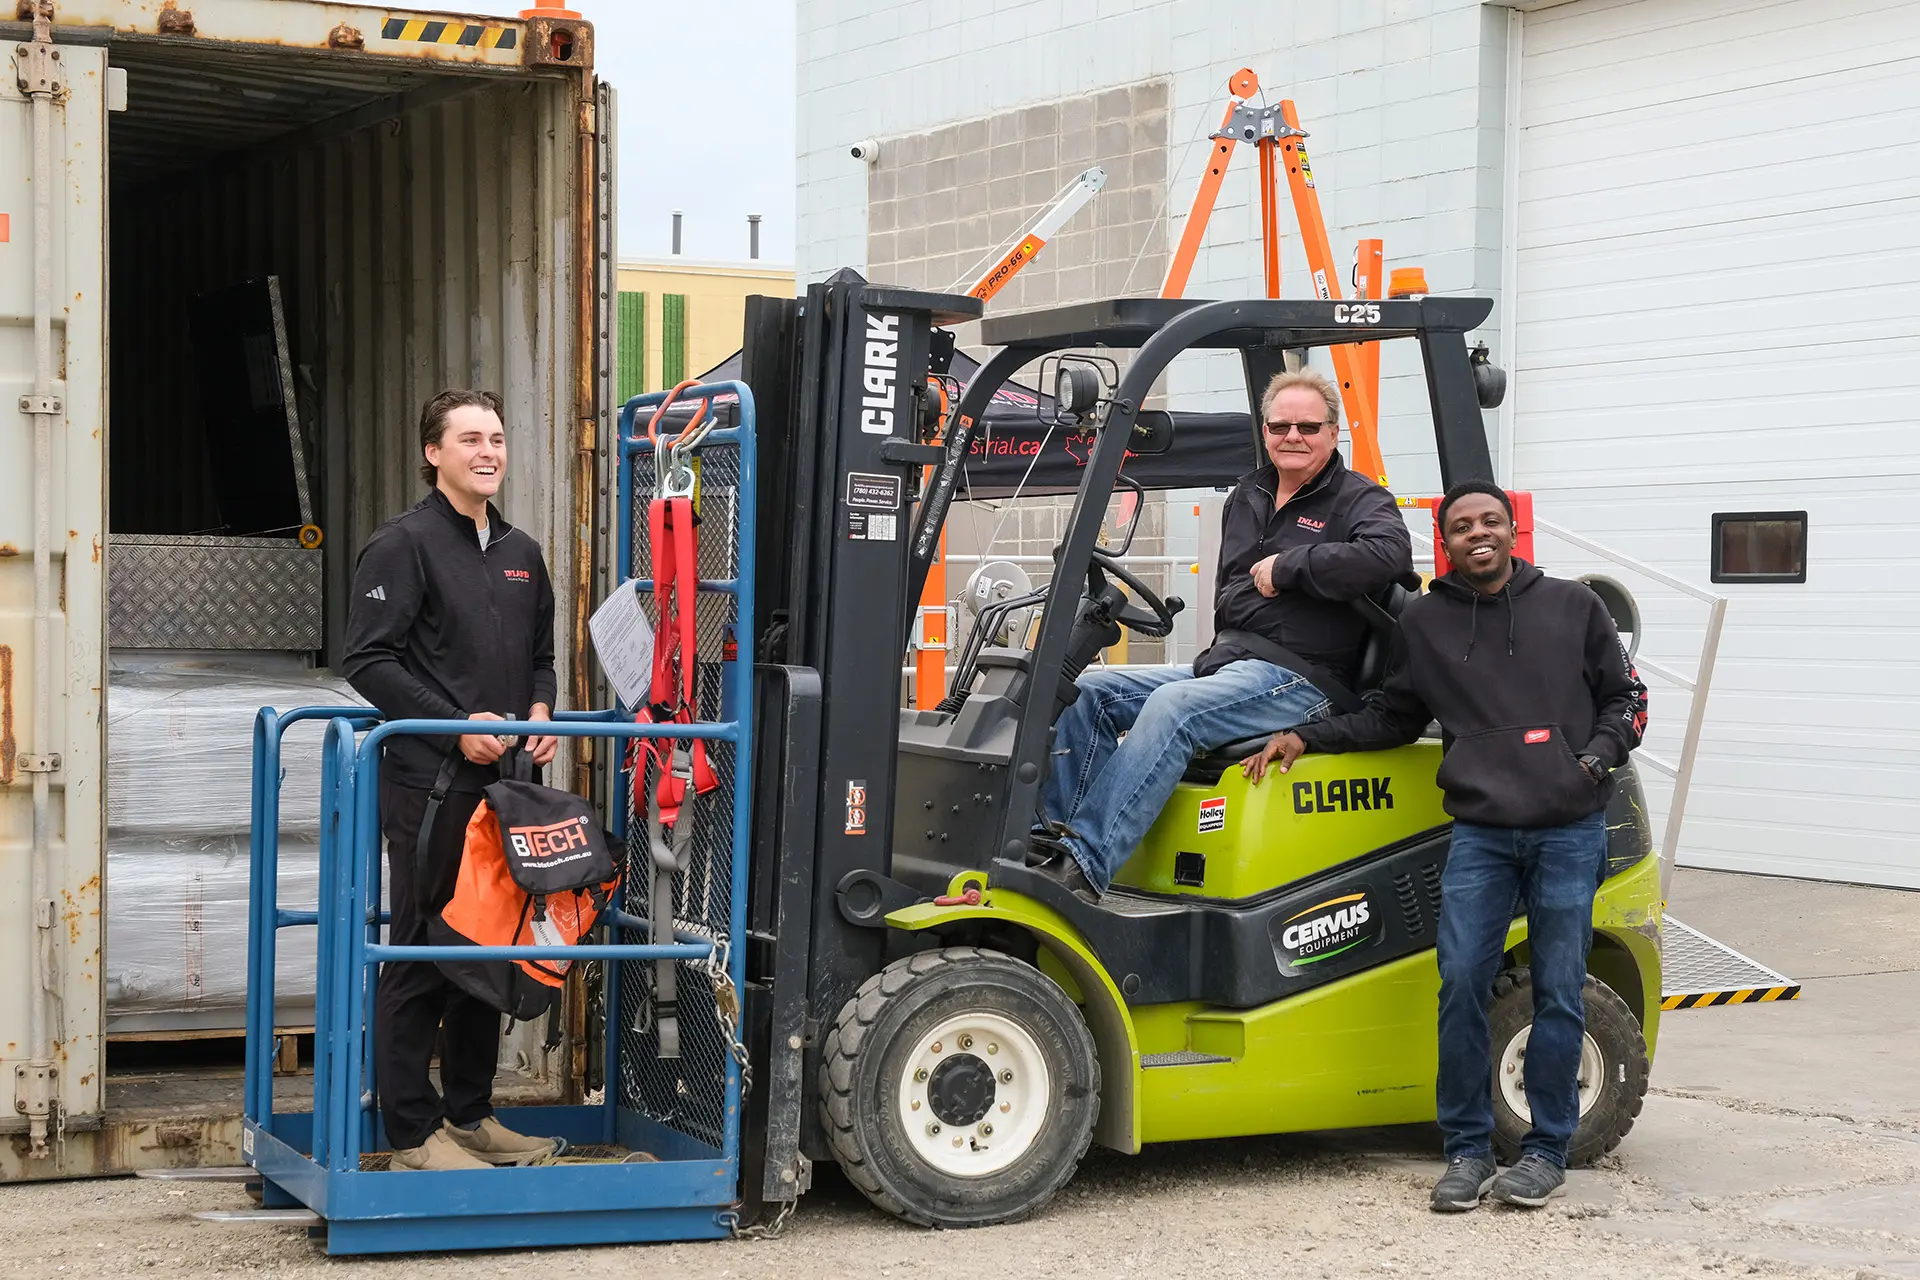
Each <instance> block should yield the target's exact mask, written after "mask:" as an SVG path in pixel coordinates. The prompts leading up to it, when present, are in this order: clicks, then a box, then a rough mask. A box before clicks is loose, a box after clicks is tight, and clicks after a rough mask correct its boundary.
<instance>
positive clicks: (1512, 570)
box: [1242, 481, 1647, 1213]
mask: <svg viewBox="0 0 1920 1280" xmlns="http://www.w3.org/2000/svg"><path fill="white" fill-rule="evenodd" d="M1435 515H1436V518H1437V519H1438V520H1439V522H1440V529H1441V535H1442V538H1443V539H1444V542H1445V546H1446V551H1447V558H1448V559H1449V560H1451V561H1452V562H1453V566H1454V567H1453V571H1452V572H1450V573H1448V574H1447V575H1445V576H1444V577H1442V578H1439V579H1438V580H1436V581H1435V582H1434V584H1433V588H1432V590H1431V591H1430V592H1429V593H1428V594H1427V595H1425V596H1423V597H1421V598H1420V599H1418V600H1416V601H1414V602H1412V603H1411V604H1409V605H1408V606H1407V608H1406V610H1405V611H1404V612H1403V613H1402V615H1401V618H1400V643H1399V644H1398V646H1397V647H1396V652H1395V661H1394V666H1393V671H1392V673H1391V674H1390V675H1389V676H1388V678H1387V682H1386V685H1385V687H1384V689H1383V690H1382V696H1381V697H1380V698H1379V700H1378V701H1376V702H1374V703H1373V704H1372V705H1370V706H1369V707H1368V708H1367V709H1366V710H1365V711H1362V712H1359V713H1358V714H1355V715H1349V716H1340V717H1337V718H1334V719H1329V720H1323V721H1320V722H1318V723H1316V724H1309V725H1304V726H1302V727H1300V728H1299V729H1296V730H1294V731H1292V732H1289V733H1280V734H1276V735H1275V736H1274V738H1273V740H1272V741H1271V742H1269V743H1268V744H1267V746H1266V748H1265V749H1264V750H1262V751H1261V752H1260V753H1259V754H1258V755H1254V756H1250V757H1248V758H1247V759H1246V760H1245V761H1244V762H1242V768H1243V769H1244V770H1245V771H1246V773H1247V775H1248V776H1249V777H1251V778H1253V779H1254V780H1255V781H1256V782H1257V781H1258V780H1259V779H1260V778H1261V777H1262V776H1263V775H1264V773H1265V772H1266V768H1267V766H1268V765H1269V764H1272V763H1274V762H1276V761H1277V762H1278V767H1279V770H1280V772H1281V773H1285V772H1286V771H1287V770H1288V769H1289V768H1291V767H1292V765H1293V762H1294V761H1295V760H1297V759H1298V758H1299V757H1300V755H1301V753H1302V752H1305V751H1372V750H1378V749H1381V748H1385V747H1396V746H1403V745H1405V744H1407V743H1409V742H1412V741H1414V740H1415V739H1417V738H1418V737H1419V736H1420V735H1421V733H1422V732H1424V731H1425V728H1426V726H1427V724H1428V723H1429V721H1431V720H1433V719H1436V718H1437V719H1438V720H1439V721H1440V727H1441V730H1442V734H1443V742H1444V747H1445V755H1444V757H1443V759H1442V761H1441V764H1440V772H1439V776H1438V782H1439V784H1440V787H1441V789H1442V790H1443V791H1444V792H1445V794H1446V799H1445V807H1446V811H1447V812H1448V813H1450V814H1452V815H1453V818H1454V824H1453V842H1452V847H1451V850H1450V851H1449V853H1448V855H1447V869H1446V872H1445V873H1444V875H1443V876H1442V878H1441V906H1440V936H1439V944H1438V950H1439V964H1440V1079H1439V1086H1438V1090H1437V1094H1438V1098H1437V1101H1438V1104H1439V1119H1440V1127H1441V1129H1442V1130H1444V1131H1445V1133H1446V1156H1447V1169H1446V1172H1445V1173H1444V1174H1442V1175H1441V1177H1440V1180H1439V1182H1438V1183H1437V1184H1436V1185H1435V1187H1434V1190H1433V1208H1434V1209H1435V1210H1436V1211H1438V1212H1443V1213H1453V1212H1460V1211H1463V1210H1467V1209H1472V1208H1474V1207H1475V1206H1476V1205H1478V1204H1479V1202H1480V1198H1481V1197H1482V1196H1484V1195H1486V1194H1487V1192H1488V1190H1489V1189H1490V1188H1491V1190H1492V1192H1493V1195H1494V1198H1495V1199H1497V1200H1502V1201H1505V1202H1506V1203H1508V1204H1515V1205H1523V1206H1527V1207H1534V1208H1537V1207H1539V1206H1540V1205H1544V1204H1545V1203H1546V1202H1547V1200H1548V1199H1549V1198H1550V1197H1552V1196H1555V1195H1559V1194H1562V1193H1563V1192H1564V1190H1565V1182H1566V1174H1565V1169H1566V1162H1567V1144H1568V1142H1569V1141H1570V1140H1571V1138H1572V1137H1573V1131H1574V1128H1575V1126H1576V1125H1577V1124H1578V1122H1579V1119H1580V1100H1579V1070H1580V1046H1581V1040H1582V1037H1583V1035H1584V1032H1585V1015H1584V1010H1583V1007H1582V1003H1581V989H1582V987H1583V985H1584V983H1585V981H1586V966H1587V950H1588V947H1589V946H1590V944H1591V943H1592V940H1593V898H1594V891H1595V890H1596V889H1597V888H1598V887H1599V884H1600V880H1601V878H1602V867H1603V866H1604V865H1605V860H1606V853H1607V827H1606V807H1607V801H1608V799H1609V798H1610V796H1611V795H1612V790H1613V784H1612V775H1611V770H1613V769H1617V768H1619V767H1620V766H1621V765H1622V764H1624V763H1625V762H1626V759H1627V753H1628V752H1630V751H1632V750H1633V749H1634V748H1635V747H1637V746H1639V745H1640V739H1641V735H1642V734H1643V733H1644V732H1645V730H1646V724H1647V690H1646V686H1645V685H1643V684H1642V683H1641V682H1640V678H1639V676H1638V674H1637V673H1636V672H1635V671H1634V669H1633V664H1632V663H1631V662H1630V661H1629V660H1628V658H1627V653H1626V649H1625V648H1624V647H1623V646H1622V645H1621V643H1620V637H1619V634H1618V633H1617V632H1616V631H1615V629H1614V625H1613V621H1612V619H1611V618H1609V617H1608V616H1607V611H1606V608H1605V606H1603V605H1602V604H1601V602H1600V598H1599V597H1598V596H1597V595H1595V594H1594V593H1593V592H1592V591H1591V590H1589V589H1588V588H1587V587H1585V586H1584V585H1582V584H1580V583H1578V582H1571V581H1567V580H1564V579H1557V578H1549V577H1547V576H1546V575H1545V574H1543V573H1541V572H1540V570H1539V569H1537V568H1535V567H1534V566H1533V565H1530V564H1528V563H1527V562H1526V561H1524V560H1519V559H1516V558H1515V557H1514V555H1513V548H1514V542H1515V536H1514V524H1513V508H1512V505H1511V504H1510V503H1509V501H1508V499H1507V495H1506V494H1505V493H1504V492H1502V491H1501V490H1500V489H1499V488H1498V487H1497V486H1495V485H1492V484H1488V483H1486V482H1483V481H1467V482H1464V483H1462V484H1457V485H1455V486H1454V487H1453V488H1452V489H1450V490H1449V491H1448V492H1447V495H1446V496H1445V497H1444V498H1442V499H1441V501H1440V507H1439V509H1438V511H1437V512H1436V513H1435ZM1483 615H1484V616H1483ZM1523 893H1524V895H1525V898H1526V903H1527V943H1528V949H1529V952H1530V954H1531V961H1530V968H1531V971H1532V972H1531V976H1532V981H1533V1030H1532V1034H1531V1036H1530V1038H1529V1039H1528V1041H1527V1082H1526V1088H1527V1105H1528V1108H1529V1109H1530V1110H1531V1111H1532V1113H1533V1126H1532V1128H1531V1129H1530V1130H1529V1131H1528V1132H1527V1135H1526V1138H1525V1139H1524V1140H1523V1142H1522V1144H1521V1150H1522V1154H1521V1157H1520V1159H1519V1161H1518V1162H1517V1163H1515V1164H1514V1166H1513V1167H1512V1168H1510V1169H1508V1170H1507V1171H1506V1172H1505V1173H1500V1171H1499V1169H1498V1167H1497V1166H1496V1165H1495V1163H1494V1159H1493V1147H1492V1137H1493V1091H1492V1077H1493V1064H1492V1048H1491V1045H1490V1043H1489V1032H1488V1029H1487V1007H1488V1004H1489V1002H1490V1000H1491V998H1492V990H1493V981H1494V978H1495V976H1496V974H1497V973H1498V971H1499V966H1500V961H1501V950H1502V947H1503V945H1504V943H1505V939H1506V933H1507V925H1508V923H1509V921H1510V920H1511V918H1512V916H1513V909H1514V905H1515V903H1516V901H1517V900H1518V898H1519V897H1520V896H1521V894H1523Z"/></svg>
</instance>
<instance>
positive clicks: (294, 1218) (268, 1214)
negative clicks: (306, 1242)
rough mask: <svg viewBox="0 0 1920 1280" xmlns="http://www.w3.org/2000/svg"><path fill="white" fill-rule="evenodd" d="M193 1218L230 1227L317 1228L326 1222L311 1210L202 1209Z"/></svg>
mask: <svg viewBox="0 0 1920 1280" xmlns="http://www.w3.org/2000/svg"><path fill="white" fill-rule="evenodd" d="M193 1216H194V1217H196V1218H198V1219H200V1220H201V1221H202V1222H218V1223H222V1224H224V1225H226V1226H230V1227H317V1226H319V1225H320V1224H321V1223H322V1222H323V1221H325V1219H323V1218H321V1216H320V1215H319V1214H317V1213H315V1212H314V1211H313V1210H311V1209H202V1210H201V1211H200V1212H198V1213H196V1214H194V1215H193Z"/></svg>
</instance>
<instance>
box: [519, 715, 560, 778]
mask: <svg viewBox="0 0 1920 1280" xmlns="http://www.w3.org/2000/svg"><path fill="white" fill-rule="evenodd" d="M527 719H529V720H551V719H553V708H552V707H550V706H548V705H547V704H546V703H544V702H536V703H534V704H533V710H531V711H529V712H527ZM559 749H560V739H559V738H557V737H555V736H554V735H552V734H550V733H549V734H542V735H540V736H539V737H537V738H536V737H529V738H528V739H527V758H528V759H530V760H532V761H533V762H534V763H535V764H538V765H545V764H551V763H552V762H553V753H554V752H556V751H558V750H559Z"/></svg>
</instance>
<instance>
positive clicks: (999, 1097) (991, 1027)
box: [898, 1011, 1053, 1178]
mask: <svg viewBox="0 0 1920 1280" xmlns="http://www.w3.org/2000/svg"><path fill="white" fill-rule="evenodd" d="M987 1071H990V1072H991V1085H992V1092H991V1096H990V1097H983V1096H982V1095H983V1094H984V1092H985V1091H984V1088H983V1087H982V1086H983V1083H984V1080H983V1077H984V1075H985V1073H986V1072H987ZM1052 1097H1053V1090H1052V1078H1051V1076H1050V1075H1049V1074H1048V1072H1047V1063H1046V1058H1045V1056H1044V1055H1043V1054H1042V1053H1041V1052H1040V1045H1039V1043H1038V1042H1037V1041H1036V1040H1035V1039H1034V1038H1033V1035H1032V1034H1031V1033H1030V1032H1029V1031H1028V1030H1027V1029H1026V1028H1025V1027H1023V1026H1021V1025H1020V1024H1019V1023H1017V1022H1015V1021H1014V1020H1013V1019H1011V1018H1007V1017H1004V1016H1002V1015H1001V1014H997V1013H987V1012H984V1011H983V1012H977V1013H974V1012H969V1013H956V1014H954V1015H953V1016H951V1017H949V1018H946V1019H944V1020H942V1021H941V1022H940V1023H939V1025H937V1026H935V1027H934V1028H933V1029H932V1030H931V1031H929V1032H927V1034H925V1035H923V1036H922V1037H920V1042H919V1043H918V1044H916V1045H915V1046H914V1048H913V1052H912V1053H910V1054H909V1055H908V1056H907V1059H906V1063H905V1065H904V1066H903V1067H902V1069H901V1073H900V1088H899V1102H898V1106H899V1110H900V1124H901V1126H902V1129H903V1131H904V1132H905V1133H906V1135H907V1141H908V1142H909V1143H910V1144H911V1145H912V1147H913V1149H914V1151H915V1153H917V1154H918V1155H919V1156H920V1158H921V1159H923V1160H925V1161H926V1162H927V1163H928V1164H930V1165H932V1166H933V1167H934V1168H936V1169H938V1170H939V1171H940V1172H942V1173H945V1174H950V1175H952V1176H954V1177H957V1178H982V1177H986V1176H988V1175H989V1174H995V1173H999V1172H1000V1171H1001V1170H1003V1169H1005V1168H1007V1167H1008V1166H1009V1165H1011V1164H1013V1163H1014V1162H1015V1161H1017V1160H1018V1159H1020V1157H1021V1156H1023V1155H1025V1154H1026V1153H1027V1151H1028V1150H1029V1149H1031V1148H1032V1146H1033V1143H1034V1140H1035V1139H1036V1138H1038V1137H1039V1135H1040V1129H1041V1127H1042V1125H1044V1124H1045V1122H1046V1118H1047V1107H1048V1104H1049V1102H1050V1101H1051V1099H1052ZM956 1099H959V1100H962V1101H964V1104H965V1105H964V1107H956V1105H955V1104H956ZM982 1105H984V1107H985V1110H984V1111H983V1112H981V1113H980V1114H979V1115H978V1116H977V1117H976V1116H974V1115H973V1111H974V1110H975V1109H977V1108H978V1107H980V1106H982ZM938 1111H944V1112H945V1113H946V1114H945V1117H944V1118H942V1116H941V1115H939V1114H937V1112H938ZM956 1121H964V1122H965V1123H956Z"/></svg>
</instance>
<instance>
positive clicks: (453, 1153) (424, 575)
mask: <svg viewBox="0 0 1920 1280" xmlns="http://www.w3.org/2000/svg"><path fill="white" fill-rule="evenodd" d="M420 448H421V453H422V456H423V457H424V459H425V461H424V462H423V464H422V465H421V468H420V476H421V479H423V480H425V481H426V483H427V485H428V486H429V488H428V492H427V496H426V497H425V498H422V499H421V500H420V501H419V502H418V503H417V504H415V505H414V507H413V508H412V509H411V510H409V511H407V512H405V513H404V514H401V515H398V516H395V517H394V518H393V519H391V520H389V521H387V522H386V523H385V524H383V525H381V526H380V527H379V528H378V529H376V530H374V533H373V536H372V537H371V538H370V539H368V541H367V545H366V548H365V549H364V550H363V551H362V552H361V553H360V560H359V563H358V565H357V567H356V568H355V570H354V578H353V604H352V608H351V611H350V612H349V614H348V617H347V634H346V645H345V655H344V657H343V658H342V660H341V664H340V665H341V669H342V671H343V673H344V674H345V675H346V677H347V679H348V680H349V681H350V682H351V683H352V685H353V687H354V688H355V689H357V690H359V691H360V693H361V695H362V696H363V697H365V698H366V699H367V700H368V701H369V702H371V703H372V704H373V705H374V706H375V707H376V708H378V709H379V711H380V713H381V714H382V715H384V716H385V717H386V718H388V719H389V720H400V719H431V720H465V719H475V720H502V719H527V720H549V719H552V716H553V701H554V695H555V691H556V689H557V687H558V685H557V681H556V678H555V675H554V666H553V586H552V583H551V581H550V580H549V579H548V577H547V566H546V562H545V561H544V560H543V559H542V558H541V555H540V547H539V544H538V543H536V542H535V541H534V540H533V539H532V538H531V537H529V536H528V535H527V534H526V533H524V532H522V531H520V530H519V529H515V528H514V527H513V526H511V525H509V524H508V523H507V522H506V521H505V520H504V519H502V518H501V515H500V512H499V510H498V509H497V508H495V507H494V505H493V503H492V501H491V499H492V498H493V496H494V495H495V494H496V493H498V492H499V490H500V484H501V481H502V480H503V479H504V478H505V476H506V470H507V437H506V429H505V427H504V426H502V424H501V419H500V398H499V397H498V396H496V395H494V394H493V393H491V392H483V391H442V392H441V393H440V394H439V395H437V396H435V397H433V399H431V400H429V401H427V404H426V407H425V408H424V409H423V410H422V411H421V414H420ZM513 745H514V744H513V741H512V739H511V738H508V737H504V736H495V735H493V734H485V733H470V734H464V735H462V736H460V737H459V738H457V739H452V740H449V739H445V738H422V737H416V736H410V735H401V736H398V737H394V738H391V739H389V740H388V741H387V745H386V754H385V756H384V757H383V758H382V760H381V762H380V828H381V831H382V832H383V833H384V834H385V836H386V839H387V862H388V879H387V884H388V887H389V900H390V907H391V924H390V925H389V929H388V940H389V941H390V942H391V943H393V944H394V945H397V946H417V945H423V944H425V943H426V942H427V920H428V919H429V918H430V917H432V916H433V915H435V914H437V913H438V912H439V911H440V910H441V909H442V908H444V907H445V906H446V904H447V903H448V902H449V901H451V900H452V897H453V889H454V881H455V877H456V876H457V875H458V874H459V870H460V852H461V848H462V846H463V844H464V842H465V838H466V829H467V820H468V819H469V818H471V817H472V816H473V811H474V810H475V809H476V808H478V807H479V804H480V793H481V791H482V789H483V788H485V787H486V786H487V784H488V783H490V782H492V781H494V780H495V779H496V778H498V777H499V776H500V770H499V767H498V762H499V761H500V759H501V758H502V757H503V756H504V755H505V754H506V752H507V751H508V750H509V749H510V748H511V747H512V746H513ZM558 746H559V739H557V738H555V737H552V736H548V735H541V736H534V737H529V738H528V739H527V740H526V742H525V743H524V744H520V749H521V750H523V751H525V752H526V753H527V755H528V757H529V758H530V759H531V760H532V761H533V763H534V764H536V765H544V764H546V763H548V762H549V761H551V760H552V759H553V756H554V752H555V750H556V749H557V748H558ZM436 792H439V793H442V794H443V797H444V798H443V799H442V801H441V804H440V806H439V811H438V813H437V815H436V816H435V818H434V820H433V828H432V832H431V835H430V837H429V838H428V840H427V848H426V851H425V856H424V858H421V857H420V855H419V851H418V842H419V839H420V837H421V835H422V831H421V824H422V821H423V819H424V817H425V815H426V811H427V806H428V801H429V798H430V797H431V795H433V794H434V793H436ZM422 867H424V870H425V877H424V882H423V880H422V878H421V876H420V875H419V870H420V869H421V868H422ZM500 1016H501V1015H500V1014H499V1012H498V1011H496V1010H494V1009H493V1008H491V1007H490V1006H488V1005H486V1004H483V1003H481V1002H480V1001H479V1000H477V999H475V998H474V997H473V996H470V995H468V994H467V993H465V992H464V991H462V990H461V989H460V988H459V987H457V986H455V985H454V984H453V983H452V982H450V981H449V980H448V979H447V978H446V976H445V975H444V974H443V973H441V971H440V969H439V967H438V966H436V965H434V964H431V963H424V962H418V961H405V962H395V963H388V964H386V965H383V966H382V967H381V973H380V988H379V997H378V1003H377V1007H376V1009H375V1012H374V1053H375V1056H376V1061H377V1062H378V1064H379V1071H378V1083H379V1092H380V1110H381V1116H382V1118H383V1119H384V1120H385V1122H386V1127H387V1138H388V1141H389V1142H390V1143H391V1144H392V1146H393V1150H394V1155H393V1167H394V1168H395V1169H484V1168H488V1167H490V1166H492V1165H520V1164H531V1163H533V1162H535V1161H537V1160H540V1159H542V1158H544V1157H547V1156H551V1155H555V1154H557V1153H558V1151H559V1150H560V1149H561V1146H560V1144H559V1143H558V1142H557V1141H556V1140H555V1139H552V1138H533V1137H527V1136H525V1135H523V1134H518V1133H515V1132H513V1131H512V1130H511V1129H508V1128H507V1127H506V1126H504V1125H502V1124H501V1123H500V1122H499V1121H498V1120H495V1119H494V1118H493V1105H492V1094H493V1073H494V1064H495V1062H496V1060H497V1059H498V1056H499V1041H500ZM443 1032H444V1037H445V1040H444V1045H443V1046H442V1049H441V1054H440V1079H441V1083H442V1085H443V1086H444V1088H445V1095H444V1097H443V1096H442V1095H441V1094H440V1093H438V1092H436V1091H435V1090H434V1087H433V1081H432V1079H431V1078H430V1077H429V1075H428V1065H429V1063H430V1061H431V1059H432V1057H433V1053H434V1042H435V1039H436V1037H438V1036H440V1035H441V1034H442V1033H443Z"/></svg>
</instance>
